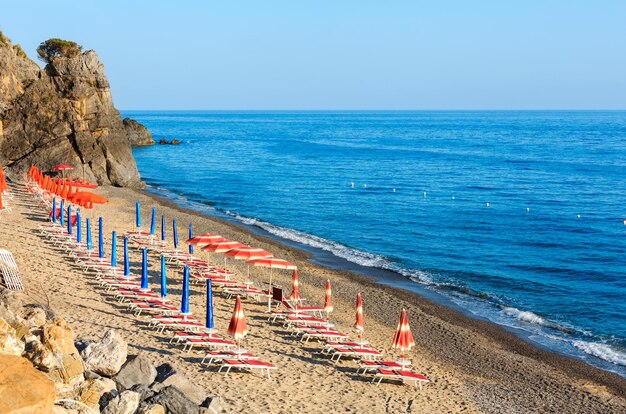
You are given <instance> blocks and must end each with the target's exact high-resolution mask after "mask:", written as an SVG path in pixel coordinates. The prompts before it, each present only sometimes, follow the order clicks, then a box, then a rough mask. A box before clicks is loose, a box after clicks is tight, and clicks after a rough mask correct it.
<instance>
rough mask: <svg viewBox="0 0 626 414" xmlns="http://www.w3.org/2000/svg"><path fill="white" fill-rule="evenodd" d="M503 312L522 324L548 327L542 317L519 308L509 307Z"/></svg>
mask: <svg viewBox="0 0 626 414" xmlns="http://www.w3.org/2000/svg"><path fill="white" fill-rule="evenodd" d="M502 312H504V314H505V315H508V316H512V317H514V318H515V319H517V320H519V321H522V322H526V323H532V324H535V325H541V326H546V320H545V319H544V318H542V317H541V316H539V315H537V314H536V313H532V312H529V311H522V310H519V309H517V308H509V307H505V308H503V309H502Z"/></svg>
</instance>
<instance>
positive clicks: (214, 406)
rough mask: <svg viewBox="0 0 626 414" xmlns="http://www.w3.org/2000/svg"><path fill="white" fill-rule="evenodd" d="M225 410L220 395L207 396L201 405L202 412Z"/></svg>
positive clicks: (207, 413) (218, 412)
mask: <svg viewBox="0 0 626 414" xmlns="http://www.w3.org/2000/svg"><path fill="white" fill-rule="evenodd" d="M223 410H224V408H223V407H222V399H221V398H220V397H207V399H206V400H204V402H203V403H202V405H201V406H200V413H201V414H220V413H221V412H222V411H223Z"/></svg>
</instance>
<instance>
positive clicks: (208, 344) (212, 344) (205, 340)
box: [183, 335, 237, 353]
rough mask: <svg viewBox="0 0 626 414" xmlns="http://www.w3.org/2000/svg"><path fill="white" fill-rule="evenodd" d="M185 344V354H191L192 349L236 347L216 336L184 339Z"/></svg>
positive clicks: (232, 343) (234, 344)
mask: <svg viewBox="0 0 626 414" xmlns="http://www.w3.org/2000/svg"><path fill="white" fill-rule="evenodd" d="M184 342H185V344H184V345H183V351H187V353H189V352H191V350H192V349H193V348H194V347H199V348H209V349H216V348H227V349H228V348H235V347H236V346H237V344H236V343H234V342H232V341H229V340H227V339H224V338H221V337H219V336H217V335H210V336H205V337H201V338H195V337H188V338H184Z"/></svg>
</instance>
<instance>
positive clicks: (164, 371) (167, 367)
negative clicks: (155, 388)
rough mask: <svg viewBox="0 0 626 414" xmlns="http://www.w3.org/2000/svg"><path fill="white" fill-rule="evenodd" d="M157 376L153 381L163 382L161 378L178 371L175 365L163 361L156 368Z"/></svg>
mask: <svg viewBox="0 0 626 414" xmlns="http://www.w3.org/2000/svg"><path fill="white" fill-rule="evenodd" d="M156 370H157V377H156V378H155V379H154V381H155V382H163V380H164V379H165V378H167V377H169V376H170V375H174V374H175V373H177V372H178V370H177V369H176V367H175V366H174V365H172V364H170V363H167V362H165V363H163V364H161V365H159V366H158V367H157V368H156Z"/></svg>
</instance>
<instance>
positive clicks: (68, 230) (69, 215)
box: [67, 204, 72, 235]
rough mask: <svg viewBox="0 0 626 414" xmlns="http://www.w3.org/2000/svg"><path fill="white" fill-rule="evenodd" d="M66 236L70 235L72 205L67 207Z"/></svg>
mask: <svg viewBox="0 0 626 414" xmlns="http://www.w3.org/2000/svg"><path fill="white" fill-rule="evenodd" d="M67 234H69V235H71V234H72V205H71V204H70V205H69V206H67Z"/></svg>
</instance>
